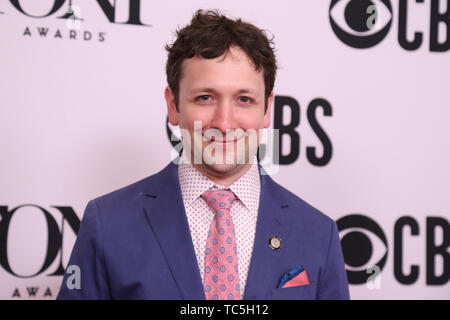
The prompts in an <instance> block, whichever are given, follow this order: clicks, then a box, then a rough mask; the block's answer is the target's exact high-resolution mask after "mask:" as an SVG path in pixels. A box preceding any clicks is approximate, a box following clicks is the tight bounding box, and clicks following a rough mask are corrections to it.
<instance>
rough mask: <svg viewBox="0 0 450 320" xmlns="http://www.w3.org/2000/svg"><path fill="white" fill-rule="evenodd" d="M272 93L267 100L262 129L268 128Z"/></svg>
mask: <svg viewBox="0 0 450 320" xmlns="http://www.w3.org/2000/svg"><path fill="white" fill-rule="evenodd" d="M273 96H274V95H273V91H272V92H271V93H270V96H269V98H268V99H267V110H266V114H265V115H264V128H268V127H270V120H271V116H270V110H271V109H272V102H273Z"/></svg>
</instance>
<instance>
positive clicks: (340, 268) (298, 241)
mask: <svg viewBox="0 0 450 320" xmlns="http://www.w3.org/2000/svg"><path fill="white" fill-rule="evenodd" d="M259 169H260V172H261V170H263V169H262V168H261V167H259ZM272 236H278V237H279V238H281V241H282V247H281V248H280V249H279V250H273V249H272V248H271V247H270V246H269V238H270V237H272ZM68 265H69V266H70V265H77V266H78V267H79V268H80V269H79V270H80V276H81V288H80V289H69V288H68V287H67V280H69V282H72V280H73V279H72V278H69V277H70V276H71V275H72V274H70V273H66V274H65V275H64V279H63V282H62V286H61V291H60V292H59V295H58V299H191V300H200V299H205V294H204V289H203V285H202V281H201V277H200V271H199V269H198V264H197V258H196V256H195V251H194V247H193V244H192V239H191V235H190V232H189V225H188V221H187V218H186V213H185V211H184V205H183V200H182V196H181V189H180V185H179V180H178V170H177V165H175V164H173V163H172V162H171V163H170V164H169V165H167V167H165V168H164V169H163V170H161V171H160V172H158V173H156V174H154V175H152V176H150V177H148V178H145V179H143V180H141V181H138V182H136V183H134V184H132V185H130V186H128V187H125V188H122V189H120V190H117V191H114V192H112V193H110V194H107V195H105V196H102V197H100V198H97V199H95V200H92V201H90V202H89V203H88V205H87V207H86V211H85V213H84V216H83V219H82V222H81V226H80V230H79V233H78V236H77V240H76V242H75V245H74V248H73V251H72V255H71V257H70V261H69V264H68ZM298 265H303V266H304V268H305V269H306V272H307V275H308V278H309V281H310V284H309V285H304V286H300V287H291V288H284V289H278V288H277V287H278V284H279V282H280V279H281V277H282V276H283V275H284V274H285V273H286V272H288V271H290V270H291V269H293V268H295V267H297V266H298ZM348 298H349V292H348V284H347V276H346V272H345V267H344V260H343V255H342V250H341V246H340V240H339V236H338V231H337V227H336V224H335V222H334V221H333V220H331V219H330V218H328V217H327V216H325V215H324V214H322V213H321V212H319V211H317V210H316V209H314V208H313V207H311V206H310V205H308V204H307V203H305V202H304V201H303V200H301V199H300V198H298V197H297V196H295V195H294V194H292V193H291V192H289V191H288V190H286V189H284V188H283V187H281V186H280V185H279V184H277V183H276V182H274V181H273V180H272V179H271V178H270V177H269V176H268V175H261V195H260V205H259V213H258V220H257V225H256V235H255V243H254V249H253V253H252V259H251V263H250V269H249V274H248V278H247V284H246V288H245V294H244V299H251V300H259V299H348Z"/></svg>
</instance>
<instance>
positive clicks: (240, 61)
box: [180, 47, 264, 93]
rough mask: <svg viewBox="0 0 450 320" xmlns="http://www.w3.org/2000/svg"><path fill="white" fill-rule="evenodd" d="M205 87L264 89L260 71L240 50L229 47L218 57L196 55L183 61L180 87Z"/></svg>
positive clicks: (218, 88)
mask: <svg viewBox="0 0 450 320" xmlns="http://www.w3.org/2000/svg"><path fill="white" fill-rule="evenodd" d="M201 87H208V88H214V89H217V90H221V89H223V90H227V89H229V90H242V89H246V90H249V91H255V92H257V93H259V92H260V91H264V77H263V71H262V68H261V70H258V71H256V70H255V66H254V64H253V62H252V61H251V59H250V57H249V56H248V55H247V54H246V53H245V51H243V50H242V49H239V48H236V47H231V48H230V49H229V50H228V51H226V52H225V53H224V54H223V55H221V56H220V57H217V58H214V59H205V58H202V57H198V56H195V57H193V58H190V59H186V60H184V61H183V64H182V67H181V78H180V90H181V91H190V90H194V89H196V88H201Z"/></svg>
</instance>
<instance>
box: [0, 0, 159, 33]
mask: <svg viewBox="0 0 450 320" xmlns="http://www.w3.org/2000/svg"><path fill="white" fill-rule="evenodd" d="M5 2H6V1H5ZM7 3H9V5H10V6H9V7H6V8H5V7H0V19H1V18H2V15H1V14H4V15H6V14H8V15H10V14H11V15H12V14H19V15H22V16H23V17H24V18H26V19H29V20H28V22H29V23H27V24H26V25H24V27H23V32H22V36H23V37H28V38H46V39H48V38H52V39H60V40H71V41H74V40H79V41H84V42H92V41H96V42H104V41H105V40H106V38H107V34H108V33H107V32H106V31H105V30H101V31H93V30H92V29H90V28H89V22H90V21H88V20H86V19H85V18H84V16H85V14H84V9H83V8H85V7H82V6H81V3H82V1H76V0H43V1H39V2H37V1H35V0H9V1H8V2H7ZM85 3H86V2H85ZM90 5H93V8H90V10H91V11H95V13H96V14H97V16H98V19H99V20H100V19H102V21H103V20H105V18H106V20H105V21H107V22H108V23H110V24H117V25H120V24H122V25H134V26H140V27H151V26H152V25H150V24H147V23H144V22H143V20H142V18H141V13H142V10H141V1H140V0H125V1H120V2H119V1H112V2H111V1H109V0H96V1H92V3H90ZM86 10H87V9H86ZM125 11H126V12H125ZM93 13H94V12H93ZM124 15H126V16H127V18H126V19H119V18H118V17H119V16H121V17H123V16H124ZM49 20H60V21H61V27H60V28H56V29H55V28H51V27H48V26H46V24H45V22H47V21H49ZM24 21H27V20H24Z"/></svg>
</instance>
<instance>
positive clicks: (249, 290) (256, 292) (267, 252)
mask: <svg viewBox="0 0 450 320" xmlns="http://www.w3.org/2000/svg"><path fill="white" fill-rule="evenodd" d="M262 170H264V169H262V168H261V167H260V172H261V171H262ZM260 177H261V195H260V201H259V211H258V220H257V223H256V234H255V241H254V246H253V253H252V259H251V263H250V269H249V274H248V277H247V284H246V287H245V293H244V299H246V300H260V299H267V298H269V296H268V295H267V294H268V293H269V290H270V288H271V287H273V288H275V287H276V285H277V282H278V281H279V279H278V278H277V277H276V275H275V274H274V272H273V270H276V269H277V268H276V266H277V265H278V264H279V263H280V261H281V258H282V255H283V252H284V251H285V250H283V245H284V244H286V243H287V238H288V236H289V231H290V226H291V225H292V224H291V223H290V222H289V218H288V216H287V215H286V213H287V212H284V210H283V209H284V208H286V207H287V206H288V205H287V204H286V203H283V197H282V195H281V193H280V192H279V189H278V188H277V186H276V184H275V182H274V181H273V180H272V179H271V178H270V177H269V176H268V175H267V174H260ZM272 236H278V237H279V238H280V239H281V242H282V246H281V248H280V249H279V250H274V249H272V248H271V247H270V246H269V239H270V238H271V237H272Z"/></svg>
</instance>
